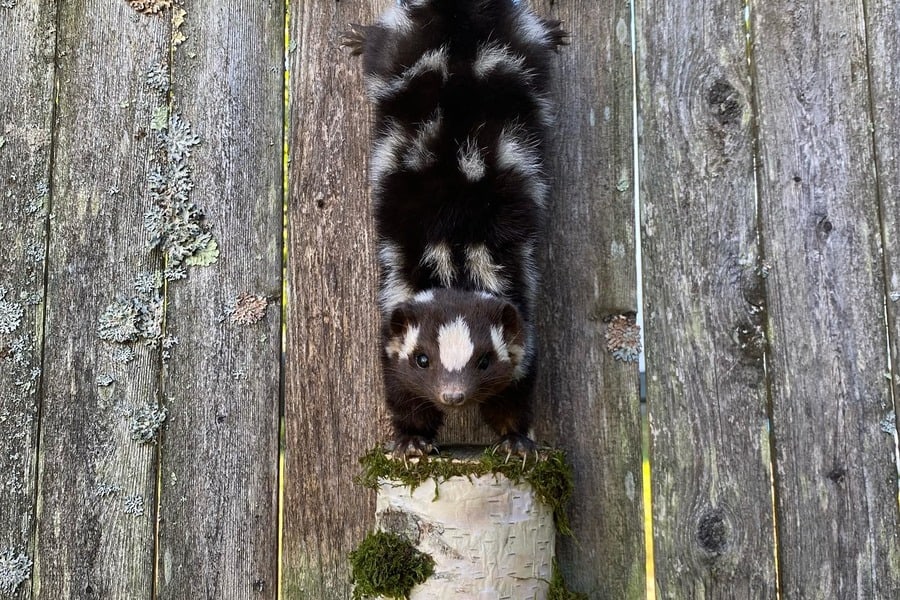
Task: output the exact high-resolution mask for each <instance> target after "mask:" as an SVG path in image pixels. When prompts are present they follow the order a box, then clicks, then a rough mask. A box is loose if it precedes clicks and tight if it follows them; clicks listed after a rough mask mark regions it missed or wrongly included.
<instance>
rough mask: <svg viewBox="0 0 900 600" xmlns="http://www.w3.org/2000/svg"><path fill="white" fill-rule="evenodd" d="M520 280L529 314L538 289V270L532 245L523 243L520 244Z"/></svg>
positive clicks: (531, 243)
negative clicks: (522, 282)
mask: <svg viewBox="0 0 900 600" xmlns="http://www.w3.org/2000/svg"><path fill="white" fill-rule="evenodd" d="M521 254H522V279H523V281H524V285H525V297H526V299H527V303H528V308H529V312H531V311H532V310H533V309H534V299H535V297H536V296H537V289H538V281H539V277H538V269H537V264H535V260H534V243H533V242H525V243H524V244H522V249H521Z"/></svg>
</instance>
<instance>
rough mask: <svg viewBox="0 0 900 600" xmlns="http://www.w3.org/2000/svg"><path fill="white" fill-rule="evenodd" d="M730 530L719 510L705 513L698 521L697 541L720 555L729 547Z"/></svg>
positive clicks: (715, 554)
mask: <svg viewBox="0 0 900 600" xmlns="http://www.w3.org/2000/svg"><path fill="white" fill-rule="evenodd" d="M730 533H731V532H730V530H729V527H728V523H727V522H726V521H725V517H724V516H723V515H722V512H721V511H719V510H712V511H709V512H707V513H705V514H703V515H702V516H701V517H700V519H699V520H698V521H697V543H698V544H700V547H701V548H702V549H703V550H705V551H706V552H708V553H709V554H712V555H714V556H720V555H721V554H722V553H723V552H724V551H725V549H726V548H727V547H728V541H729V538H730Z"/></svg>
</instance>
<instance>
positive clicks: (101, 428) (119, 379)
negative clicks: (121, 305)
mask: <svg viewBox="0 0 900 600" xmlns="http://www.w3.org/2000/svg"><path fill="white" fill-rule="evenodd" d="M59 11H60V13H59V19H58V27H59V30H58V32H57V36H58V40H59V41H58V45H57V53H56V60H57V80H58V98H59V100H58V107H57V118H56V121H55V128H56V129H55V136H54V140H55V142H54V143H55V149H54V158H53V171H52V181H53V185H52V188H51V193H50V197H49V200H48V202H47V206H48V209H49V210H50V212H51V217H50V228H49V255H48V263H47V292H46V303H47V304H46V306H47V308H46V330H45V336H44V365H43V372H44V378H43V382H42V394H41V395H42V406H41V413H40V446H39V448H40V454H39V465H38V468H39V497H38V526H37V556H36V558H35V568H34V597H36V598H75V597H77V598H131V597H136V596H147V595H149V594H150V593H151V589H152V581H151V579H152V572H153V547H154V527H155V521H154V517H155V515H154V511H153V506H154V504H155V502H154V498H155V487H156V486H155V483H156V462H155V448H154V447H153V446H152V445H148V444H141V443H139V442H137V441H135V440H133V439H132V438H131V427H130V421H131V415H132V414H133V411H135V410H137V409H139V408H140V407H143V406H155V404H156V402H157V398H156V387H157V386H156V381H157V378H158V376H159V360H158V353H157V352H156V351H153V350H151V349H150V348H148V347H147V346H145V345H143V344H137V345H135V348H134V350H135V352H136V357H135V358H134V359H133V360H131V362H129V363H127V364H124V363H120V362H116V361H115V360H113V358H112V355H113V351H114V350H115V349H116V347H115V346H114V345H113V344H110V343H107V342H101V341H100V340H99V338H98V319H99V317H100V316H101V314H103V313H104V311H105V307H106V306H108V305H109V304H110V303H112V302H113V301H114V300H115V299H116V298H117V297H127V296H132V295H134V294H135V289H134V282H135V279H136V277H137V276H138V275H140V274H142V273H146V272H148V271H153V270H154V269H155V268H157V266H158V261H156V260H152V259H151V258H150V256H149V255H148V253H147V252H146V242H145V240H146V234H145V232H144V231H143V229H142V227H141V215H142V214H143V213H144V211H145V208H146V207H145V206H144V200H143V193H144V190H145V188H146V177H147V171H146V169H147V158H148V156H149V155H150V153H151V151H152V150H151V146H152V144H151V140H150V139H149V138H148V137H146V135H145V133H146V128H147V126H148V123H149V120H150V116H151V110H152V108H153V106H154V104H155V98H154V96H155V93H154V92H152V91H151V90H149V89H148V88H147V86H146V85H145V82H144V71H145V69H146V67H147V63H148V57H153V58H154V59H156V60H162V59H163V57H165V56H166V53H165V48H166V39H167V37H168V36H167V32H168V26H167V22H166V21H165V20H163V19H159V18H148V17H140V16H138V15H137V14H136V13H135V12H134V11H133V10H132V9H130V8H129V7H128V5H127V4H126V3H124V2H115V3H109V2H98V1H89V0H88V1H72V2H64V3H59ZM111 379H114V381H110V380H111ZM98 382H104V383H105V385H103V386H102V387H101V386H99V385H98Z"/></svg>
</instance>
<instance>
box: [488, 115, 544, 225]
mask: <svg viewBox="0 0 900 600" xmlns="http://www.w3.org/2000/svg"><path fill="white" fill-rule="evenodd" d="M497 167H498V168H499V169H501V170H504V171H512V172H514V173H518V174H519V175H521V176H522V177H523V178H524V179H526V180H528V181H529V186H528V188H527V189H526V190H525V191H526V194H527V195H528V196H529V197H530V198H531V199H532V201H534V203H535V204H537V205H538V206H539V207H540V208H543V207H544V206H545V205H546V203H547V192H548V190H549V188H548V186H547V184H546V182H545V181H544V178H543V174H542V168H541V157H540V154H539V153H538V149H537V144H536V143H535V142H534V141H533V140H527V139H524V132H523V131H522V130H521V129H520V128H512V129H504V130H503V131H501V132H500V138H499V139H498V141H497Z"/></svg>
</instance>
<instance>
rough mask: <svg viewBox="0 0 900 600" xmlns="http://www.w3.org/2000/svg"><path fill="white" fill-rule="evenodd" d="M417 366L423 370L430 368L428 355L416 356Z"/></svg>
mask: <svg viewBox="0 0 900 600" xmlns="http://www.w3.org/2000/svg"><path fill="white" fill-rule="evenodd" d="M416 364H417V365H419V368H421V369H427V368H428V355H427V354H416Z"/></svg>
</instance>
